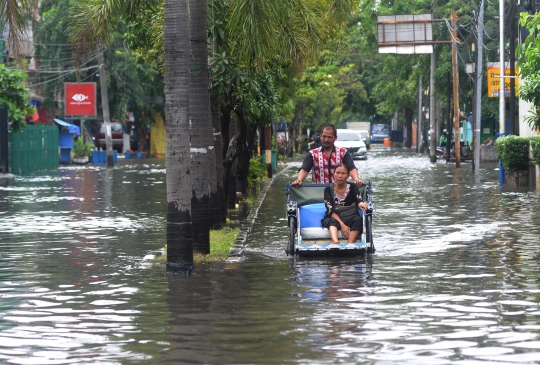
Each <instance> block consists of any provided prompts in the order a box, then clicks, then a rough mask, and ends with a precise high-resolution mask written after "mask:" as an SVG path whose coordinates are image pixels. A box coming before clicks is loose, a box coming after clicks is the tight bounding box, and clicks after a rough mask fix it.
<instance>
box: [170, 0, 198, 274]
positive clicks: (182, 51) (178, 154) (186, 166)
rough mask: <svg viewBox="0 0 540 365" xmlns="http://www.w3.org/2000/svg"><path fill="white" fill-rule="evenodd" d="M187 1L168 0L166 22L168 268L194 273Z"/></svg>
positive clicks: (172, 270) (171, 270)
mask: <svg viewBox="0 0 540 365" xmlns="http://www.w3.org/2000/svg"><path fill="white" fill-rule="evenodd" d="M187 10H188V7H187V0H166V1H165V21H164V46H165V116H166V121H167V123H166V125H167V127H166V135H167V154H166V160H165V166H166V171H167V174H166V181H167V271H168V272H181V273H192V272H193V233H192V225H191V213H190V211H191V189H189V187H191V178H190V173H191V159H190V141H189V133H187V131H189V119H188V112H189V105H188V102H189V100H188V99H189V95H188V93H189V90H188V68H187V61H188V51H189V41H188V40H189V29H188V17H187V14H188V11H187Z"/></svg>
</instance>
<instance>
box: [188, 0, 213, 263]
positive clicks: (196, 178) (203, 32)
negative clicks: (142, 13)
mask: <svg viewBox="0 0 540 365" xmlns="http://www.w3.org/2000/svg"><path fill="white" fill-rule="evenodd" d="M189 9H190V18H191V19H190V27H189V29H190V34H189V39H190V41H191V57H190V61H191V62H192V64H190V66H189V70H190V77H189V119H190V125H191V132H190V134H191V164H192V166H193V170H192V174H191V184H192V189H193V197H192V201H191V213H192V219H193V248H194V250H195V251H197V252H200V253H202V254H208V253H210V190H211V187H210V176H212V177H213V178H214V179H213V186H212V190H213V192H214V197H215V192H216V189H217V187H216V179H215V171H216V167H215V166H216V158H215V154H214V149H213V148H210V146H212V147H213V145H214V144H213V138H212V137H213V133H212V120H211V112H210V93H209V81H208V47H207V39H208V26H207V13H208V4H207V1H206V0H189ZM215 203H216V202H214V204H215Z"/></svg>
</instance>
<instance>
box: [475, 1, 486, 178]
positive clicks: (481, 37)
mask: <svg viewBox="0 0 540 365" xmlns="http://www.w3.org/2000/svg"><path fill="white" fill-rule="evenodd" d="M483 51H484V0H482V2H481V3H480V14H478V49H477V50H476V52H477V54H476V60H477V61H476V74H475V79H474V84H475V86H476V90H475V93H476V106H475V110H476V114H475V116H474V117H475V121H474V122H475V123H474V130H475V136H474V172H475V173H479V172H480V124H481V121H482V56H483V53H484V52H483Z"/></svg>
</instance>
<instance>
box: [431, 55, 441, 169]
mask: <svg viewBox="0 0 540 365" xmlns="http://www.w3.org/2000/svg"><path fill="white" fill-rule="evenodd" d="M435 68H437V54H436V53H435V46H433V53H432V54H431V70H430V72H429V97H430V99H429V133H430V134H431V140H430V143H429V161H430V162H431V163H436V162H437V144H438V142H439V141H437V135H438V133H437V130H438V128H437V125H436V124H435V120H436V117H435V116H436V114H435V103H436V100H435Z"/></svg>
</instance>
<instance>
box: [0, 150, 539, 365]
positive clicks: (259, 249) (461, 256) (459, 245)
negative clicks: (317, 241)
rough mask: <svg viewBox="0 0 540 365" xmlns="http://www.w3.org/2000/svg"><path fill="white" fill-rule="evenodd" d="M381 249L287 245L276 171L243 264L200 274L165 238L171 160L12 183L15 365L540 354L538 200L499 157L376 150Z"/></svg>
mask: <svg viewBox="0 0 540 365" xmlns="http://www.w3.org/2000/svg"><path fill="white" fill-rule="evenodd" d="M356 164H357V166H358V167H359V170H360V176H361V177H362V179H363V180H371V181H372V182H373V185H374V196H375V201H376V203H377V211H376V213H375V217H374V240H375V243H376V245H377V255H375V256H373V257H368V258H357V259H343V260H340V259H332V260H323V259H317V260H313V259H300V260H293V259H291V258H288V257H286V256H285V254H284V249H285V245H286V241H287V228H286V220H285V207H284V203H285V194H284V188H285V184H286V183H287V182H288V181H291V180H293V177H294V176H295V175H296V169H297V168H298V167H299V165H300V164H299V163H296V164H293V166H292V167H291V168H289V169H288V170H286V171H284V172H283V173H281V174H280V175H279V176H278V177H276V178H275V181H274V184H273V185H272V186H271V188H270V190H269V191H268V193H267V196H266V199H265V200H264V202H263V204H262V206H261V207H260V209H259V211H258V216H257V219H256V223H255V225H254V226H253V228H252V230H251V232H250V234H249V235H248V237H247V244H248V247H247V258H246V260H245V261H244V262H240V263H212V264H201V265H198V266H197V267H196V274H195V275H194V276H192V277H187V278H186V277H183V276H176V275H170V276H168V275H166V274H165V270H164V267H163V266H162V265H159V264H155V265H152V264H150V263H147V262H143V260H142V258H143V257H144V256H145V254H146V253H147V252H148V251H151V250H155V249H159V248H161V247H163V245H164V244H165V207H166V197H165V170H164V161H163V160H157V159H156V160H154V159H147V160H128V161H121V162H120V163H119V165H118V166H116V167H115V168H112V169H110V168H106V167H92V166H84V167H66V168H61V169H59V170H55V171H51V172H48V173H46V174H42V175H33V176H23V177H20V176H10V177H0V258H1V260H0V278H1V279H0V298H1V301H0V363H13V364H29V363H32V364H70V363H96V364H123V363H129V364H133V363H141V364H148V363H152V364H153V363H163V364H224V363H234V364H237V363H252V364H255V363H260V364H263V363H264V364H267V363H275V364H282V363H287V362H297V363H308V362H309V363H318V364H325V363H366V364H370V363H373V364H375V363H396V364H397V363H399V364H450V363H455V364H457V363H486V364H488V363H506V364H516V363H522V364H527V363H530V364H532V363H538V358H540V356H539V353H540V338H539V336H538V333H540V283H539V280H538V277H539V259H540V255H539V245H538V237H540V232H539V229H538V228H537V227H538V226H539V224H540V216H539V214H540V212H539V211H538V209H536V207H537V206H538V203H539V200H540V199H539V194H537V193H536V192H528V191H515V190H510V189H501V188H500V187H499V186H498V171H496V166H485V167H484V166H483V169H482V170H481V173H480V174H479V176H477V177H475V176H473V174H472V173H471V171H470V166H469V165H467V164H462V168H461V169H460V170H456V169H455V167H454V166H453V165H445V164H438V165H436V166H432V165H431V164H430V163H429V161H428V159H427V158H425V157H417V156H415V155H404V156H400V155H399V154H397V153H389V152H372V153H371V154H370V156H369V159H368V160H367V161H357V162H356Z"/></svg>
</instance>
